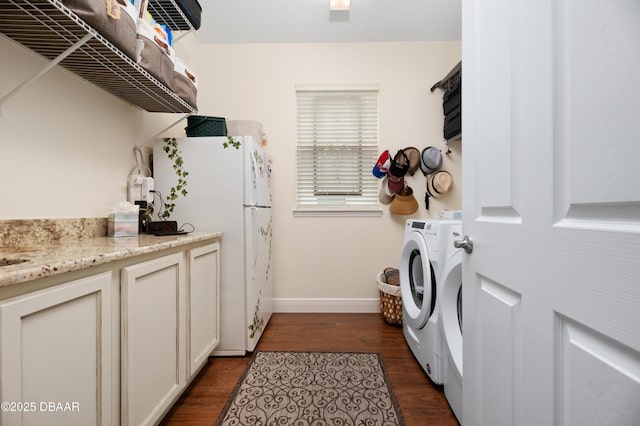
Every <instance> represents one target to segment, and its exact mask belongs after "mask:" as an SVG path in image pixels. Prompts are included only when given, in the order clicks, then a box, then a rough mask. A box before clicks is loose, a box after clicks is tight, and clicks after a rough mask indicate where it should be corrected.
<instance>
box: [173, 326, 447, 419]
mask: <svg viewBox="0 0 640 426" xmlns="http://www.w3.org/2000/svg"><path fill="white" fill-rule="evenodd" d="M256 349H257V350H259V351H322V352H380V353H381V354H382V358H383V360H384V366H385V369H386V371H387V375H388V376H389V378H390V380H391V384H392V386H393V390H394V392H395V394H396V397H397V399H398V403H399V404H400V409H401V410H402V415H403V417H404V419H405V422H406V424H407V425H408V426H414V425H415V426H427V425H429V426H430V425H434V426H435V425H437V426H445V425H447V426H448V425H458V422H457V421H456V418H455V416H454V415H453V412H452V411H451V409H450V408H449V405H448V404H447V400H446V398H445V396H444V393H443V391H442V387H441V386H436V385H434V384H433V383H432V382H431V381H430V380H429V378H428V376H427V375H426V373H424V371H423V370H422V369H421V368H420V366H419V365H418V363H417V362H416V360H415V358H414V357H413V354H412V353H411V350H410V349H409V347H408V346H407V344H406V342H405V340H404V336H403V334H402V328H401V327H394V326H391V325H388V324H387V323H385V322H384V321H383V320H382V317H381V316H380V315H379V314H274V315H273V317H272V318H271V321H270V322H269V325H268V327H267V329H266V330H265V332H264V334H263V336H262V339H261V340H260V343H259V344H258V347H257V348H256ZM250 358H251V355H250V354H249V355H247V356H244V357H212V358H209V361H208V363H207V365H206V366H205V367H204V368H203V370H202V371H201V373H200V374H199V375H198V376H197V377H196V378H195V379H194V381H193V382H192V384H191V386H190V387H189V388H188V389H187V390H186V391H185V393H184V394H183V396H182V397H181V398H180V400H178V402H177V403H176V404H175V406H174V407H173V408H172V410H171V411H170V412H169V413H168V414H167V415H166V416H165V418H164V419H163V421H162V423H161V424H162V425H213V424H214V423H215V421H216V419H217V418H218V415H219V414H220V412H221V411H222V409H223V408H224V406H225V404H226V402H227V399H228V398H229V395H231V392H232V391H233V389H234V387H235V385H236V383H237V381H238V380H239V379H240V375H241V374H242V372H243V371H244V369H245V367H246V366H247V364H248V363H249V360H250Z"/></svg>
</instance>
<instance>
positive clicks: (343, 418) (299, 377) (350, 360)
mask: <svg viewBox="0 0 640 426" xmlns="http://www.w3.org/2000/svg"><path fill="white" fill-rule="evenodd" d="M216 425H217V426H222V425H224V426H227V425H243V426H244V425H255V426H267V425H300V426H303V425H304V426H307V425H308V426H324V425H340V426H349V425H351V426H361V425H371V426H373V425H376V426H396V425H398V426H403V425H404V420H403V418H402V413H401V412H400V408H399V407H398V404H397V401H396V398H395V395H394V394H393V390H392V388H391V383H390V382H389V380H388V378H387V375H386V373H385V371H384V366H383V364H382V356H381V355H380V354H377V353H349V352H337V353H336V352H255V353H254V355H253V358H252V359H251V361H250V362H249V365H248V366H247V368H246V370H245V372H244V374H243V376H242V377H241V379H240V381H239V382H238V384H237V385H236V388H235V390H234V391H233V394H232V395H231V397H230V398H229V401H228V402H227V405H226V406H225V408H224V410H222V413H221V414H220V417H219V418H218V421H217V422H216Z"/></svg>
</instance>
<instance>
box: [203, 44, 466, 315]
mask: <svg viewBox="0 0 640 426" xmlns="http://www.w3.org/2000/svg"><path fill="white" fill-rule="evenodd" d="M460 57H461V50H460V43H459V42H424V43H422V42H419V43H415V42H414V43H364V44H363V43H359V44H253V45H237V44H232V45H203V46H201V49H200V52H199V55H198V57H197V59H196V63H195V64H194V65H196V70H197V71H198V72H199V77H200V92H199V113H201V114H203V115H213V116H223V117H226V118H227V119H233V120H258V121H261V122H262V123H263V125H264V130H265V132H266V133H267V136H268V140H269V145H268V147H267V149H268V150H269V152H270V153H271V155H272V157H273V161H274V174H273V199H274V205H275V208H274V234H273V235H274V237H273V243H274V251H273V259H274V280H275V297H276V298H278V299H287V300H288V299H307V298H321V299H322V298H349V299H351V301H352V302H354V305H353V306H355V305H356V304H357V303H356V302H357V299H366V300H369V301H370V300H371V299H374V298H377V296H378V292H377V288H376V285H375V277H376V274H377V272H378V271H380V270H382V269H383V268H384V267H386V266H397V265H398V263H399V257H400V251H401V248H402V240H403V232H404V222H405V221H406V219H407V217H406V216H395V215H392V214H390V213H389V211H388V207H387V206H381V207H382V209H383V211H384V213H383V215H382V217H376V218H364V217H356V218H353V217H352V218H344V217H329V218H308V217H306V218H300V217H294V216H293V214H292V211H293V209H294V207H295V146H296V140H295V136H296V109H295V108H296V103H295V86H296V84H318V85H323V84H326V85H336V84H340V85H344V84H347V85H349V84H354V85H358V84H372V83H373V84H377V85H379V87H380V96H379V105H380V116H379V117H380V118H379V120H380V131H379V136H380V151H382V150H384V149H389V150H390V151H391V152H392V153H395V152H396V151H397V150H398V149H400V148H405V147H408V146H415V147H416V148H418V149H420V150H422V148H424V147H426V146H429V145H435V146H437V147H439V148H441V149H442V150H443V153H444V152H446V147H445V145H444V143H443V139H442V122H443V116H442V91H440V90H437V91H435V92H434V93H431V92H430V91H429V89H430V87H431V86H432V85H433V83H435V82H437V81H439V80H441V79H442V78H443V77H444V76H445V75H446V74H447V73H448V72H449V71H450V69H451V68H453V67H454V66H455V65H456V64H457V63H458V61H459V60H460ZM460 165H461V144H460V142H456V143H453V144H452V153H451V154H450V155H447V156H445V160H444V167H443V168H444V169H446V170H448V171H450V172H451V173H452V174H453V176H454V179H455V183H454V189H453V191H452V192H451V193H449V194H447V196H446V197H444V198H443V199H442V200H436V201H433V199H432V202H431V204H430V210H429V211H427V210H425V207H424V201H423V199H424V192H425V183H426V180H425V178H424V176H422V174H421V173H418V174H416V175H415V176H413V177H410V178H408V182H409V184H410V185H411V186H412V188H413V189H414V191H415V194H416V198H417V199H418V202H419V204H420V208H419V210H418V212H417V213H415V214H414V215H412V216H411V217H421V218H425V217H435V215H436V213H437V211H438V210H440V209H444V208H448V209H460V208H461V200H460V189H461V185H460ZM372 166H373V164H372Z"/></svg>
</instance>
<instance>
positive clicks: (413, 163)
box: [402, 146, 420, 176]
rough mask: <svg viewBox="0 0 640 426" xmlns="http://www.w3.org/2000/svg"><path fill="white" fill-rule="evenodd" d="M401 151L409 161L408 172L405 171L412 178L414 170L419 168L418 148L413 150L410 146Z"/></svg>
mask: <svg viewBox="0 0 640 426" xmlns="http://www.w3.org/2000/svg"><path fill="white" fill-rule="evenodd" d="M402 151H403V152H404V155H406V156H407V158H408V159H409V170H407V174H409V175H410V176H413V175H414V174H415V172H416V170H418V168H419V167H420V151H418V148H414V147H412V146H410V147H408V148H405V149H403V150H402Z"/></svg>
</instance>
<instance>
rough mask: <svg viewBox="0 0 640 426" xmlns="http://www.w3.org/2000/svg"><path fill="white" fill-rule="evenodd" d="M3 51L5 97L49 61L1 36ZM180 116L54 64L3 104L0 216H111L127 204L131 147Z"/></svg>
mask: <svg viewBox="0 0 640 426" xmlns="http://www.w3.org/2000/svg"><path fill="white" fill-rule="evenodd" d="M189 43H190V42H189V41H187V43H186V46H190V44H189ZM191 43H192V42H191ZM0 52H2V60H1V61H0V98H1V97H3V96H4V95H5V94H7V93H8V92H10V91H11V90H13V89H14V88H15V87H17V86H18V85H19V84H21V83H22V82H23V81H25V80H27V79H28V78H29V77H30V76H32V75H34V74H36V73H37V72H39V71H40V70H41V69H42V68H43V66H44V65H45V64H46V63H47V61H46V60H45V59H43V58H42V57H40V56H39V55H37V54H35V53H33V52H32V51H30V50H28V49H26V48H24V47H22V46H20V45H18V44H17V43H15V42H13V41H11V40H9V39H7V38H4V37H0ZM185 54H186V56H190V54H189V52H188V51H186V52H185ZM180 117H181V115H175V114H153V113H148V112H144V111H141V110H139V109H138V108H136V107H134V106H131V105H130V104H128V103H126V102H124V101H122V100H120V99H119V98H116V97H115V96H113V95H111V94H109V93H107V92H105V91H103V90H102V89H100V88H98V87H96V86H94V85H93V84H91V83H88V82H86V81H84V80H82V79H81V78H79V77H78V76H76V75H75V74H73V73H71V72H69V71H67V70H65V69H64V68H62V67H55V68H54V69H52V70H51V71H49V72H48V73H46V74H45V75H44V76H42V77H41V78H39V79H38V80H36V81H35V82H33V83H32V84H31V85H29V86H26V87H25V88H23V89H21V90H20V91H19V92H17V93H16V95H15V96H12V97H10V98H8V99H7V100H6V101H5V102H4V103H3V104H1V105H0V162H1V165H0V182H1V185H0V219H27V218H72V217H104V216H106V215H107V214H108V212H109V209H111V208H112V207H113V206H115V205H117V203H118V202H120V201H123V200H125V199H126V182H127V176H128V175H129V172H130V171H131V169H132V168H133V167H134V165H135V160H134V154H133V147H134V146H136V145H139V144H143V143H145V142H146V141H147V139H148V138H150V137H152V136H154V135H156V134H157V132H160V131H162V130H163V129H165V128H166V127H167V126H168V125H169V124H171V123H173V122H175V121H176V120H177V119H179V118H180ZM182 127H184V125H183V126H182ZM183 134H184V133H183Z"/></svg>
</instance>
